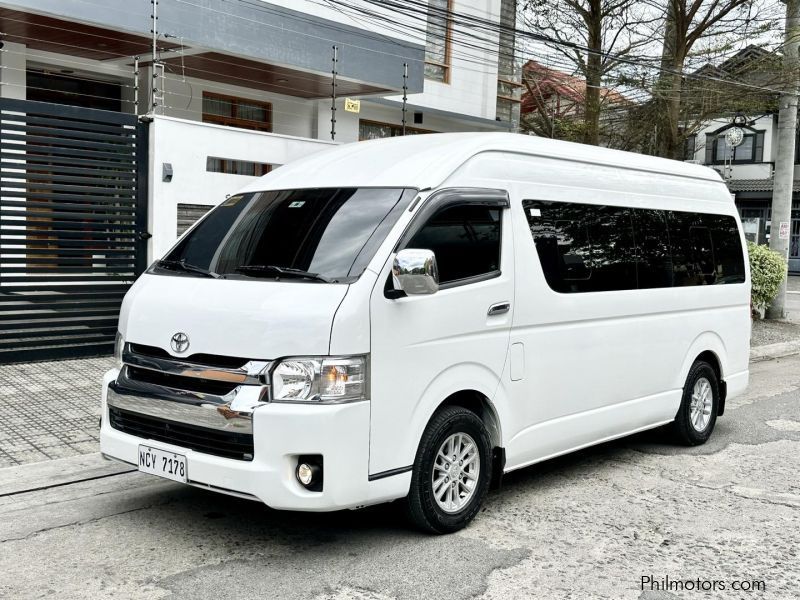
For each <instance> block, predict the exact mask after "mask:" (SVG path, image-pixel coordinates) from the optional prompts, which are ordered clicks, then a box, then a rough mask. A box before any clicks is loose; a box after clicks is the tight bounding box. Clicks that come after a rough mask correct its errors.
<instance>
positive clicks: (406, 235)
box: [390, 187, 511, 290]
mask: <svg viewBox="0 0 800 600" xmlns="http://www.w3.org/2000/svg"><path fill="white" fill-rule="evenodd" d="M463 205H469V206H488V207H491V208H499V209H501V213H500V268H499V269H495V270H494V271H489V272H488V273H481V274H480V275H473V276H472V277H465V278H463V279H455V280H453V281H448V282H447V283H442V284H440V285H439V289H440V290H449V289H452V288H456V287H461V286H463V285H470V284H473V283H479V282H481V281H488V280H490V279H495V278H496V277H500V275H502V274H503V265H502V260H503V213H502V210H505V209H508V208H510V207H511V200H510V199H509V196H508V192H507V191H506V190H500V189H493V188H471V187H463V188H444V189H441V190H437V191H436V192H434V193H433V194H431V195H430V196H429V197H428V199H427V200H425V202H424V203H423V204H422V208H420V209H419V212H417V214H416V215H414V218H413V219H412V220H411V222H410V223H409V224H408V227H406V230H405V231H404V232H403V235H401V236H400V239H399V240H398V242H397V244H396V245H395V248H394V252H399V251H400V250H402V249H404V248H405V247H406V244H408V243H409V242H410V241H411V239H412V238H413V237H414V235H416V233H417V232H418V231H419V230H420V229H422V228H423V227H424V226H425V225H426V224H427V223H428V220H429V219H430V218H431V217H433V216H434V215H436V214H437V213H439V212H441V211H442V210H444V209H445V208H451V207H453V206H463ZM390 279H391V278H390ZM390 287H391V286H390Z"/></svg>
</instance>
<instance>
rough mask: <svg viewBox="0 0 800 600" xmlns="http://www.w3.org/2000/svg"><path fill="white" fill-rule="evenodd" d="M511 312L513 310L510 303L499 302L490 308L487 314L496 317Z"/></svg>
mask: <svg viewBox="0 0 800 600" xmlns="http://www.w3.org/2000/svg"><path fill="white" fill-rule="evenodd" d="M510 310H511V303H510V302H498V303H497V304H492V305H491V306H490V307H489V310H488V311H486V314H487V315H488V316H490V317H493V316H495V315H502V314H505V313H507V312H508V311H510Z"/></svg>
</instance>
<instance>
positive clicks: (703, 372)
mask: <svg viewBox="0 0 800 600" xmlns="http://www.w3.org/2000/svg"><path fill="white" fill-rule="evenodd" d="M702 380H705V382H707V383H708V386H709V393H710V395H711V407H710V414H708V420H707V421H701V422H700V425H702V426H698V424H697V421H696V420H694V419H693V418H692V403H693V395H694V392H695V385H697V384H698V382H700V381H702ZM701 385H702V384H701ZM694 402H697V401H696V400H694ZM718 410H719V380H718V379H717V373H716V371H714V368H713V367H712V366H711V365H710V364H708V363H707V362H704V361H701V360H698V361H697V362H695V363H694V364H693V365H692V368H691V369H689V375H687V377H686V384H685V385H684V386H683V398H682V400H681V407H680V408H679V409H678V414H676V415H675V421H674V422H673V423H672V432H673V435H674V437H675V439H676V441H678V442H679V443H681V444H684V445H686V446H699V445H700V444H705V443H706V442H707V441H708V438H710V437H711V433H712V432H713V431H714V425H716V423H717V411H718ZM695 414H697V413H695Z"/></svg>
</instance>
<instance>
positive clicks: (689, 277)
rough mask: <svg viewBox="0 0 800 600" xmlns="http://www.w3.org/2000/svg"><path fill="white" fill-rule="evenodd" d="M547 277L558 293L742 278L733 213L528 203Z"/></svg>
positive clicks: (541, 261) (738, 279) (660, 286)
mask: <svg viewBox="0 0 800 600" xmlns="http://www.w3.org/2000/svg"><path fill="white" fill-rule="evenodd" d="M523 208H524V210H525V215H526V218H527V220H528V225H529V226H530V230H531V234H532V236H533V240H534V243H535V245H536V251H537V254H538V255H539V261H540V263H541V265H542V271H543V272H544V276H545V280H546V281H547V284H548V285H549V286H550V288H552V289H553V290H554V291H557V292H566V293H572V292H601V291H612V290H632V289H647V288H662V287H673V286H693V285H711V284H724V283H743V282H744V280H745V269H744V254H743V249H742V244H741V238H740V237H739V229H738V227H737V224H736V219H735V218H734V217H731V216H726V215H712V214H697V213H688V212H679V211H662V210H650V209H638V208H637V209H633V208H625V207H613V206H597V205H592V204H577V203H566V202H545V201H538V200H525V201H523Z"/></svg>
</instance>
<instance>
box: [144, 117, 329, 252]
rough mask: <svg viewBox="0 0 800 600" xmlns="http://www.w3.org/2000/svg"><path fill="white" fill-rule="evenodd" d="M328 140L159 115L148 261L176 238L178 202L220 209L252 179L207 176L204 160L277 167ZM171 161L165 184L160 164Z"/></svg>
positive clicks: (153, 135)
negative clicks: (227, 199)
mask: <svg viewBox="0 0 800 600" xmlns="http://www.w3.org/2000/svg"><path fill="white" fill-rule="evenodd" d="M332 145H333V144H331V143H330V142H323V141H318V140H311V139H304V138H300V137H292V136H284V135H277V134H272V133H260V132H254V131H246V130H243V129H235V128H232V127H223V126H220V125H210V124H206V123H198V122H195V121H187V120H183V119H176V118H173V117H160V116H156V117H155V119H154V120H153V122H152V123H151V124H150V198H149V205H150V214H149V219H148V231H149V232H150V233H151V234H152V235H153V237H152V239H151V240H150V244H149V247H148V260H149V261H152V260H153V259H154V258H159V257H161V256H163V255H164V253H165V252H166V251H167V250H168V249H169V248H170V246H172V244H173V243H174V242H175V240H176V238H177V235H176V231H177V207H178V204H179V203H186V204H207V205H209V206H216V205H217V204H219V203H220V202H222V201H223V200H224V199H225V196H226V195H227V194H232V193H234V192H236V191H237V190H239V189H240V188H242V187H243V186H245V185H246V184H247V183H249V182H251V181H252V180H253V179H254V178H253V177H246V176H242V175H228V174H225V173H208V172H207V171H206V158H207V157H208V156H216V157H221V158H230V159H236V160H247V161H253V162H259V163H270V164H276V165H282V164H286V163H287V162H289V161H291V160H294V159H296V158H300V157H302V156H306V155H308V154H311V153H313V152H318V151H320V150H323V149H325V148H329V147H331V146H332ZM164 163H170V164H171V165H172V169H173V177H172V181H170V182H165V181H162V165H163V164H164Z"/></svg>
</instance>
